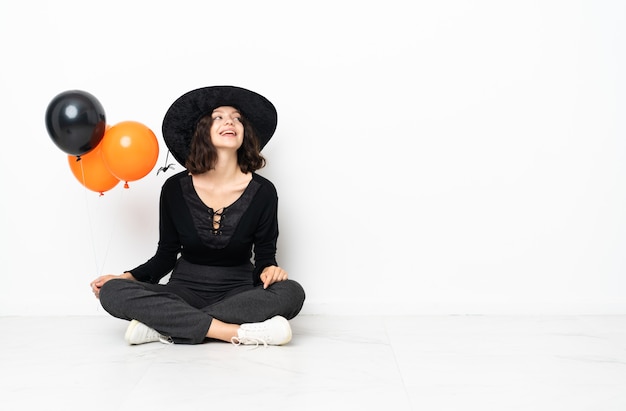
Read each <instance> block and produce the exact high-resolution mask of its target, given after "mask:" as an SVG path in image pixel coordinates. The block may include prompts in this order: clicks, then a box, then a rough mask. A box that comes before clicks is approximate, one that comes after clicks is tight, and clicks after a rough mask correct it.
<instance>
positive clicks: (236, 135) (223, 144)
mask: <svg viewBox="0 0 626 411" xmlns="http://www.w3.org/2000/svg"><path fill="white" fill-rule="evenodd" d="M211 118H212V119H213V122H212V124H211V142H212V143H213V145H214V146H215V147H216V148H232V149H235V150H237V149H238V148H239V147H241V144H243V123H242V122H241V113H239V110H237V109H236V108H234V107H230V106H222V107H218V108H216V109H215V110H213V113H212V114H211Z"/></svg>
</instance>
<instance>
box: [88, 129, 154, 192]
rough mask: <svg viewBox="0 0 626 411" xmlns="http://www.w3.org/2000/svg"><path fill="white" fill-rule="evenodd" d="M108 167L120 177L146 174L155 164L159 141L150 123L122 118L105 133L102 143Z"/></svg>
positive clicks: (136, 178)
mask: <svg viewBox="0 0 626 411" xmlns="http://www.w3.org/2000/svg"><path fill="white" fill-rule="evenodd" d="M99 145H100V146H102V158H103V159H104V163H105V164H106V166H107V168H108V169H109V171H110V172H111V174H113V175H114V176H115V177H117V178H118V179H119V180H122V181H125V182H126V184H125V186H124V187H126V188H128V182H129V181H135V180H139V179H140V178H143V177H145V176H146V175H147V174H148V173H149V172H150V171H151V170H152V169H153V168H154V166H155V165H156V162H157V159H158V157H159V143H158V142H157V138H156V136H155V135H154V133H153V132H152V130H150V129H149V128H148V127H146V126H145V125H143V124H142V123H139V122H137V121H123V122H121V123H118V124H116V125H114V126H112V127H111V128H110V129H108V130H107V131H106V132H105V133H104V137H103V138H102V141H101V142H100V144H99Z"/></svg>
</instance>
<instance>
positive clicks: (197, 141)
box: [185, 114, 265, 174]
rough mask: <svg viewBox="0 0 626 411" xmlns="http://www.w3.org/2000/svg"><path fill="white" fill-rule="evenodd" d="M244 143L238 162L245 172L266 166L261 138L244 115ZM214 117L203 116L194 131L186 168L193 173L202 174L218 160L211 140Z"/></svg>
mask: <svg viewBox="0 0 626 411" xmlns="http://www.w3.org/2000/svg"><path fill="white" fill-rule="evenodd" d="M241 122H242V124H243V143H242V144H241V147H239V149H238V150H237V163H238V164H239V168H240V169H241V171H242V172H244V173H250V172H253V171H256V170H258V169H260V168H263V167H265V158H264V157H263V155H262V154H261V150H260V149H259V139H258V138H257V136H256V132H255V131H254V127H253V126H252V124H251V123H250V121H248V120H247V119H246V118H245V117H244V116H243V115H242V116H241ZM212 124H213V117H212V115H211V114H206V115H205V116H203V117H202V118H201V119H200V121H198V124H197V125H196V130H195V131H194V133H193V138H192V139H191V147H190V148H189V156H188V157H187V161H186V162H185V168H187V170H188V171H189V172H190V173H191V174H201V173H204V172H206V171H209V170H212V169H214V168H215V162H216V161H217V150H216V149H215V146H214V145H213V143H212V142H211V125H212Z"/></svg>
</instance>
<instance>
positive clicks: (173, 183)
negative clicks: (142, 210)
mask: <svg viewBox="0 0 626 411" xmlns="http://www.w3.org/2000/svg"><path fill="white" fill-rule="evenodd" d="M213 216H214V210H212V209H211V208H210V207H208V206H206V205H205V204H204V203H203V202H202V200H201V199H200V197H199V196H198V194H197V193H196V191H195V189H194V187H193V183H192V179H191V175H189V173H188V172H187V171H186V170H185V171H182V172H180V173H178V174H175V175H173V176H172V177H170V178H168V179H167V180H166V181H165V183H164V184H163V187H162V189H161V197H160V205H159V243H158V247H157V251H156V254H155V255H154V256H153V257H152V258H150V259H149V260H148V261H146V262H145V263H144V264H141V265H139V266H138V267H136V268H133V269H132V270H129V271H130V273H131V274H132V275H133V276H134V277H135V278H136V279H138V280H139V281H144V282H150V283H157V282H159V280H160V279H161V278H163V277H164V276H165V275H167V274H168V273H169V272H170V271H171V270H172V269H173V268H174V265H175V264H176V261H177V259H178V257H179V255H180V257H182V258H184V259H185V260H187V261H188V262H190V263H193V264H201V265H211V266H237V265H243V264H246V263H249V262H250V261H251V258H252V255H253V253H254V267H255V268H254V272H253V273H252V276H253V282H254V283H255V284H259V283H260V282H261V281H260V275H261V272H262V271H263V269H264V268H265V267H268V266H270V265H277V263H276V242H277V239H278V195H277V192H276V188H275V187H274V185H273V184H272V183H271V182H270V181H269V180H268V179H266V178H264V177H261V176H260V175H258V174H256V173H252V180H251V181H250V183H249V184H248V186H247V187H246V189H245V190H244V192H243V194H242V195H241V196H240V197H239V198H238V199H237V200H236V201H235V202H234V203H233V204H231V205H230V206H228V207H225V208H224V209H223V212H222V215H221V222H220V224H219V227H215V226H214V224H213V222H214V217H213Z"/></svg>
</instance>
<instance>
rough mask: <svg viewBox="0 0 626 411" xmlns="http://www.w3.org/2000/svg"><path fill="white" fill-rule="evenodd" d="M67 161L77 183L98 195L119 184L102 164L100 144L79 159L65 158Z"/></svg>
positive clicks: (74, 157)
mask: <svg viewBox="0 0 626 411" xmlns="http://www.w3.org/2000/svg"><path fill="white" fill-rule="evenodd" d="M67 161H68V163H69V165H70V170H72V174H74V177H76V179H77V180H78V182H79V183H81V184H82V185H84V186H85V187H87V188H88V189H90V190H91V191H95V192H97V193H100V195H103V194H104V192H105V191H109V190H110V189H112V188H113V187H115V186H116V185H117V183H119V182H120V180H119V179H118V178H117V177H115V176H114V175H113V174H111V172H110V171H109V169H108V168H107V166H106V165H105V164H104V159H103V158H102V152H101V147H100V144H98V145H97V146H96V147H95V148H94V149H93V150H91V151H89V152H88V153H86V154H83V155H81V156H80V157H76V156H67Z"/></svg>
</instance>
